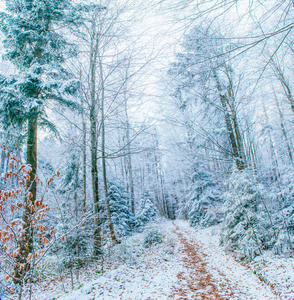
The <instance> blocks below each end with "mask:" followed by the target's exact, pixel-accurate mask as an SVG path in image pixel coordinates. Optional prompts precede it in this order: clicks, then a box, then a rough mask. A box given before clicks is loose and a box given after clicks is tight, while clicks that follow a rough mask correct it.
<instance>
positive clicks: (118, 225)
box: [108, 181, 135, 236]
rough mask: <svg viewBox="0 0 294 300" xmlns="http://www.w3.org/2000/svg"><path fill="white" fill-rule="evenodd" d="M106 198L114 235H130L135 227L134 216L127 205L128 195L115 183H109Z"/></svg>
mask: <svg viewBox="0 0 294 300" xmlns="http://www.w3.org/2000/svg"><path fill="white" fill-rule="evenodd" d="M108 197H109V205H110V214H111V219H112V222H113V226H114V230H115V233H116V234H118V235H119V236H125V235H130V234H131V233H132V231H133V229H134V226H135V215H134V213H133V212H132V209H131V206H130V205H129V203H131V198H130V195H129V194H128V192H127V191H126V190H125V189H124V188H123V187H122V186H121V185H120V184H119V183H118V182H117V181H110V182H108Z"/></svg>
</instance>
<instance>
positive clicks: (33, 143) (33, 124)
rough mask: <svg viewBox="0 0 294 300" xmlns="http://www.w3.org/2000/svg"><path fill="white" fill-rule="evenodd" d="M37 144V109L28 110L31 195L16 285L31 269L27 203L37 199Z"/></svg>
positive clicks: (31, 232)
mask: <svg viewBox="0 0 294 300" xmlns="http://www.w3.org/2000/svg"><path fill="white" fill-rule="evenodd" d="M37 144H38V107H34V108H32V109H31V110H30V118H29V120H28V138H27V164H28V165H30V166H31V172H30V173H29V176H30V178H29V179H28V180H27V182H26V188H27V193H31V194H30V197H26V196H25V205H24V211H23V216H22V220H23V222H24V236H23V238H22V239H21V241H20V244H19V247H20V253H21V256H19V258H18V260H17V263H18V264H16V265H15V267H14V274H15V276H14V277H15V279H16V282H17V283H21V281H22V280H23V278H24V276H25V275H26V274H27V273H28V272H29V270H30V269H31V263H30V262H28V261H27V257H28V255H29V253H33V247H34V245H33V223H32V222H33V220H32V214H33V212H32V211H31V209H30V207H31V206H30V205H27V203H28V201H31V202H32V204H33V205H34V203H35V201H36V199H37V183H36V175H37ZM19 264H24V265H25V267H24V268H23V269H22V271H20V269H19Z"/></svg>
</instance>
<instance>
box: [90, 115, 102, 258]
mask: <svg viewBox="0 0 294 300" xmlns="http://www.w3.org/2000/svg"><path fill="white" fill-rule="evenodd" d="M90 123H91V177H92V195H93V211H94V232H93V240H94V251H93V255H94V256H98V255H99V254H100V253H101V242H102V241H101V220H100V204H99V184H98V167H97V163H98V161H97V132H96V130H97V126H96V116H94V112H93V111H91V112H90Z"/></svg>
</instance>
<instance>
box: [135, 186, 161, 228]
mask: <svg viewBox="0 0 294 300" xmlns="http://www.w3.org/2000/svg"><path fill="white" fill-rule="evenodd" d="M156 215H157V209H156V207H155V205H154V203H153V201H152V199H151V197H150V195H149V193H148V192H145V193H144V194H143V195H142V197H141V199H140V201H139V207H138V209H137V215H136V218H137V226H139V227H141V226H144V225H145V224H146V223H148V222H150V221H151V220H152V219H154V218H155V216H156Z"/></svg>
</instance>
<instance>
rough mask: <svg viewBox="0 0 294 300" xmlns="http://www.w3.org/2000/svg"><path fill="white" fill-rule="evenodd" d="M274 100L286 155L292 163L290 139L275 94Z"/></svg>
mask: <svg viewBox="0 0 294 300" xmlns="http://www.w3.org/2000/svg"><path fill="white" fill-rule="evenodd" d="M275 100H276V105H277V108H278V112H279V116H280V126H281V130H282V133H283V136H284V139H285V143H286V147H287V151H288V155H289V158H290V161H291V162H292V163H293V156H292V150H291V147H290V140H289V138H288V135H287V130H286V126H285V122H284V115H283V113H282V110H281V108H280V105H279V102H278V99H277V97H276V96H275Z"/></svg>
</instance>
